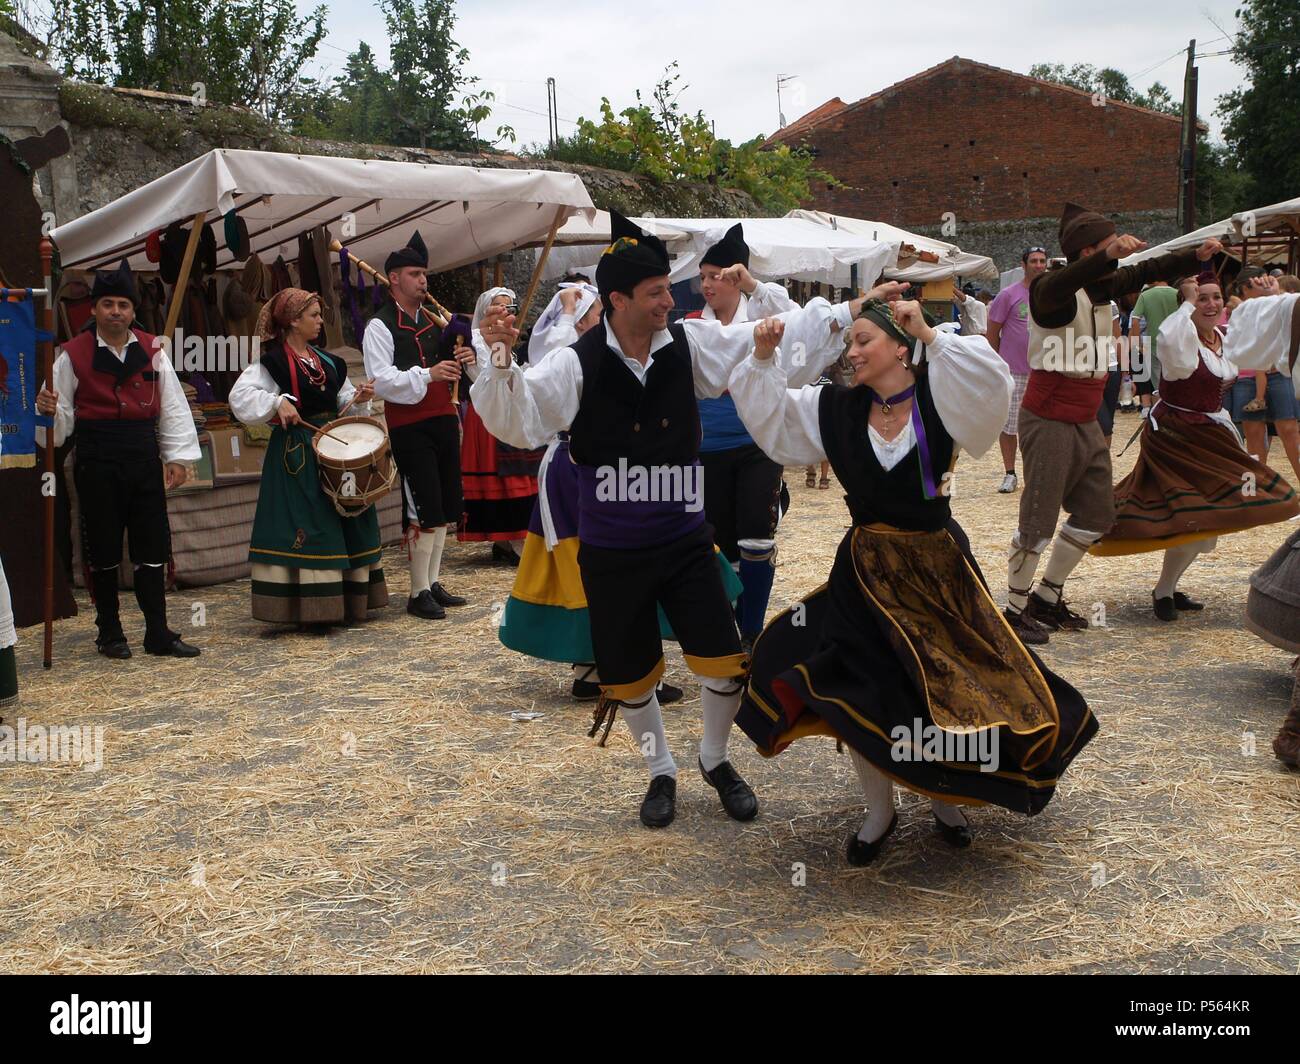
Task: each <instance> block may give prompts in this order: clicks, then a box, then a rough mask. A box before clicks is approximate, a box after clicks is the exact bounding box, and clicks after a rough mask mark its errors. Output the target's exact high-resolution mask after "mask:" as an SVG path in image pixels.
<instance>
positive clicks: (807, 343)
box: [682, 297, 852, 399]
mask: <svg viewBox="0 0 1300 1064" xmlns="http://www.w3.org/2000/svg"><path fill="white" fill-rule="evenodd" d="M775 317H778V318H780V319H781V321H783V322H784V323H785V335H784V337H783V338H782V340H781V345H780V346H779V347H778V348H777V351H776V356H775V360H776V362H777V363H778V365H779V366H780V367H781V369H782V370H783V371H784V372H785V374H786V379H787V384H788V385H789V386H790V387H799V386H801V385H804V384H812V383H813V382H815V381H816V380H817V379H818V378H819V377H821V375H822V370H823V369H825V368H826V367H827V366H828V365H830V363H832V362H834V361H835V360H836V359H837V358H839V356H840V353H841V352H842V351H843V350H844V341H843V338H842V337H841V336H839V335H838V333H837V332H836V331H835V330H833V329H832V325H838V326H839V328H840V329H845V328H848V326H849V325H850V324H852V315H851V314H850V313H849V306H848V304H847V303H837V304H835V305H834V306H832V305H831V304H830V303H828V302H826V300H824V299H822V298H820V297H818V298H816V299H813V300H811V301H809V303H808V305H807V306H806V307H804V308H803V309H802V310H800V309H795V310H792V311H787V312H785V313H783V314H777V315H775ZM682 324H683V325H684V326H685V328H686V340H687V343H688V344H689V345H690V348H691V361H692V362H693V364H694V367H695V396H696V398H697V399H713V398H715V397H717V396H719V395H721V394H722V393H723V391H725V390H726V388H727V380H728V378H729V377H730V376H731V373H732V371H733V370H734V369H735V368H736V366H738V365H739V364H740V362H741V361H742V360H743V359H744V358H745V357H746V356H747V355H749V354H750V352H752V351H753V349H754V326H755V325H756V324H758V323H757V322H753V321H747V322H738V323H735V324H732V325H722V324H720V323H719V322H717V321H716V320H713V319H706V318H691V319H687V320H686V321H684V322H683V323H682Z"/></svg>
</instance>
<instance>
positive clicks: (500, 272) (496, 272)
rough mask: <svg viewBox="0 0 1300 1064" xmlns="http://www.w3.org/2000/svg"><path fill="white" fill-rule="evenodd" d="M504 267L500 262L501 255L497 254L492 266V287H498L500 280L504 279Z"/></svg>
mask: <svg viewBox="0 0 1300 1064" xmlns="http://www.w3.org/2000/svg"><path fill="white" fill-rule="evenodd" d="M504 270H505V267H504V265H503V264H502V262H501V256H500V255H498V256H497V261H496V264H495V265H494V266H493V268H492V287H493V288H500V287H501V282H502V281H504V280H505V272H504Z"/></svg>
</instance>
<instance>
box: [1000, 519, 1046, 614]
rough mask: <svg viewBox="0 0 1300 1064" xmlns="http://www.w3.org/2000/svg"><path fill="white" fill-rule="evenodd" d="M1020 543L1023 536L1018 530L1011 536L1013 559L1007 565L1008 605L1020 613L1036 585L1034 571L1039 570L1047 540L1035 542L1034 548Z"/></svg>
mask: <svg viewBox="0 0 1300 1064" xmlns="http://www.w3.org/2000/svg"><path fill="white" fill-rule="evenodd" d="M1020 544H1021V536H1020V533H1019V532H1017V533H1016V534H1015V535H1014V536H1012V537H1011V559H1010V562H1009V564H1008V566H1007V606H1008V607H1010V609H1011V612H1012V613H1020V612H1021V611H1022V610H1024V608H1025V607H1026V606H1027V605H1028V604H1029V589H1030V588H1031V587H1033V586H1034V573H1036V572H1037V571H1038V559H1039V558H1041V557H1042V552H1043V547H1044V546H1045V545H1046V541H1044V542H1042V543H1037V544H1035V545H1034V549H1033V550H1029V549H1027V548H1025V547H1022V546H1021V545H1020Z"/></svg>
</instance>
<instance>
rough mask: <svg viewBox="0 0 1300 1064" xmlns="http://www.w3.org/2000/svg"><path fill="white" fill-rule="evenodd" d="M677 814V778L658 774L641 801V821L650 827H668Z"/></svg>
mask: <svg viewBox="0 0 1300 1064" xmlns="http://www.w3.org/2000/svg"><path fill="white" fill-rule="evenodd" d="M676 815H677V780H676V778H675V777H673V776H656V777H655V778H654V779H652V780H651V781H650V789H649V790H648V791H646V795H645V799H644V801H642V802H641V823H642V824H644V825H645V826H646V827H648V828H666V827H667V826H668V825H669V824H671V823H672V822H673V817H675V816H676Z"/></svg>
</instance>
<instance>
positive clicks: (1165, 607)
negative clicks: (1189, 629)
mask: <svg viewBox="0 0 1300 1064" xmlns="http://www.w3.org/2000/svg"><path fill="white" fill-rule="evenodd" d="M1151 605H1152V606H1153V607H1155V611H1156V617H1158V618H1159V619H1160V620H1162V621H1176V620H1178V607H1177V606H1175V605H1174V597H1173V596H1172V595H1170V596H1169V597H1167V598H1156V593H1155V592H1154V591H1153V592H1151Z"/></svg>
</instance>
